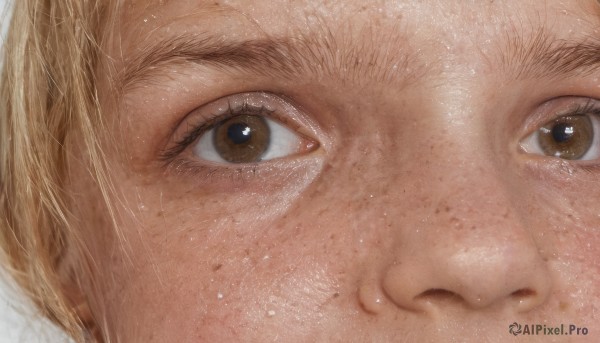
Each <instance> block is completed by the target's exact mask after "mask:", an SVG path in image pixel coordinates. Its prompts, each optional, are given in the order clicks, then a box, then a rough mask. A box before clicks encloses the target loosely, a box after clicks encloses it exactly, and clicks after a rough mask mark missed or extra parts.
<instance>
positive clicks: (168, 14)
mask: <svg viewBox="0 0 600 343" xmlns="http://www.w3.org/2000/svg"><path fill="white" fill-rule="evenodd" d="M599 6H600V5H598V4H597V3H596V1H595V0H565V1H562V0H532V1H520V0H505V1H493V0H492V1H477V0H467V1H460V2H459V1H451V2H446V1H440V0H425V1H413V0H331V1H321V0H303V1H297V0H279V1H272V0H215V1H202V0H152V1H141V0H132V1H125V2H124V5H123V7H122V9H123V11H122V12H121V13H122V17H121V19H122V24H124V25H123V27H122V28H123V29H125V30H126V31H135V29H140V30H143V29H144V28H148V27H156V26H157V25H161V24H165V23H166V22H165V21H168V22H172V21H181V22H185V23H186V24H192V23H193V22H194V21H195V20H201V22H198V23H197V24H199V25H201V24H203V23H204V24H205V25H201V27H203V28H204V29H207V28H208V27H209V25H208V24H209V23H211V22H215V21H227V22H228V24H229V25H231V26H229V27H228V28H229V29H234V28H243V29H248V30H252V29H254V30H260V31H263V32H264V33H267V34H275V35H277V34H278V35H284V34H291V33H293V32H297V31H300V32H302V31H306V30H310V29H311V28H312V27H314V26H316V25H318V26H321V27H326V28H327V29H328V30H332V31H339V30H344V31H348V30H349V29H350V30H351V29H353V28H354V29H360V28H364V27H365V26H376V27H381V26H389V28H390V29H391V28H396V29H405V30H406V29H412V30H423V29H425V30H428V29H438V30H439V29H442V30H440V31H443V32H445V33H446V35H448V36H454V35H459V34H465V33H469V34H470V35H471V36H472V35H473V33H476V32H473V31H472V30H471V28H472V27H473V26H474V25H477V26H478V27H479V28H480V29H483V32H485V33H489V30H490V29H491V28H492V27H493V26H497V25H500V24H511V25H513V26H515V27H519V28H520V29H523V30H524V29H527V27H528V26H536V25H550V24H552V25H554V24H561V25H562V24H566V22H565V19H569V18H579V19H582V20H581V21H579V22H578V24H585V23H590V21H592V22H596V20H595V19H596V18H597V17H598V15H599V14H600V12H599ZM226 19H227V20H226ZM194 26H196V25H194ZM449 27H452V28H453V30H451V31H448V30H447V28H449ZM500 29H502V28H500ZM492 31H494V30H492ZM477 33H481V32H479V30H478V32H477Z"/></svg>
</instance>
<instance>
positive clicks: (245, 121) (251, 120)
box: [193, 114, 318, 164]
mask: <svg viewBox="0 0 600 343" xmlns="http://www.w3.org/2000/svg"><path fill="white" fill-rule="evenodd" d="M316 147H318V143H317V142H315V141H314V140H311V139H309V138H307V137H305V136H304V135H301V134H299V133H298V132H296V131H295V130H291V129H289V128H288V127H287V126H285V125H283V124H281V123H279V122H277V121H275V120H273V119H270V118H269V117H268V116H265V115H260V114H239V115H236V116H234V117H230V118H227V119H224V120H222V121H220V122H218V123H216V124H215V125H213V126H212V127H211V128H210V129H209V130H206V131H205V132H204V133H203V134H202V135H201V136H200V138H199V139H198V141H197V143H196V144H195V146H194V147H193V151H194V154H195V155H196V156H197V157H198V158H200V159H202V160H206V161H211V162H217V163H222V164H243V163H257V162H262V161H267V160H271V159H275V158H280V157H285V156H289V155H294V154H298V153H307V152H309V151H312V150H314V149H315V148H316Z"/></svg>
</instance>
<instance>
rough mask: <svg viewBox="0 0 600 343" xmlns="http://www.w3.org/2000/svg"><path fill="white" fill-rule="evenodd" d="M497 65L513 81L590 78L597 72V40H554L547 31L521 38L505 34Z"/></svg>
mask: <svg viewBox="0 0 600 343" xmlns="http://www.w3.org/2000/svg"><path fill="white" fill-rule="evenodd" d="M500 51H501V53H500V54H499V56H500V63H501V66H502V68H503V70H504V72H505V73H508V74H509V75H512V76H513V77H514V78H516V79H531V78H534V79H535V78H553V77H561V76H566V75H570V74H575V75H577V76H582V75H583V76H584V75H589V74H591V73H594V72H597V71H598V69H600V39H599V38H597V37H594V36H584V37H582V38H579V39H577V40H567V39H556V38H554V37H553V36H552V35H551V34H550V33H548V32H547V30H546V29H540V30H538V31H537V32H536V33H535V34H533V35H529V36H523V35H520V34H517V33H516V32H514V31H512V32H510V31H509V32H508V33H507V34H506V36H505V40H504V45H503V48H501V49H500Z"/></svg>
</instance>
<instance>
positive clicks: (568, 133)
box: [552, 123, 574, 143]
mask: <svg viewBox="0 0 600 343" xmlns="http://www.w3.org/2000/svg"><path fill="white" fill-rule="evenodd" d="M573 133H574V130H573V126H572V125H569V124H565V123H561V124H556V125H555V126H554V127H553V128H552V138H554V140H555V141H556V142H557V143H564V142H566V141H568V140H569V139H571V137H573Z"/></svg>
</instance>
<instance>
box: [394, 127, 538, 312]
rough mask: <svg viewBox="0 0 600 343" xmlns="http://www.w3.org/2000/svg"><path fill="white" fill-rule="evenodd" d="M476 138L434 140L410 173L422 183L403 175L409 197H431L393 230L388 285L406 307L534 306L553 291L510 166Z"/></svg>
mask: <svg viewBox="0 0 600 343" xmlns="http://www.w3.org/2000/svg"><path fill="white" fill-rule="evenodd" d="M473 137H476V135H474V136H473ZM473 137H471V138H473ZM465 144H466V146H465ZM478 144H480V142H479V143H478V142H475V141H473V142H469V138H468V137H467V138H465V137H464V136H463V137H462V141H461V142H456V141H451V140H441V141H440V143H439V144H438V145H431V144H429V148H430V149H429V156H428V157H422V156H421V157H419V158H423V159H427V163H423V162H421V163H419V162H416V163H415V164H413V168H414V170H412V171H411V172H410V174H411V175H413V176H414V177H415V178H416V179H418V182H413V183H411V182H407V180H404V181H403V185H405V186H406V185H408V186H407V187H406V188H405V189H406V190H407V194H406V197H411V198H412V199H428V201H423V204H421V206H420V208H418V209H417V210H416V213H420V214H421V215H420V216H419V217H420V218H419V220H416V219H415V220H413V221H408V222H407V221H403V222H402V223H401V225H396V226H395V227H394V229H393V230H394V231H393V234H394V235H395V239H396V242H397V243H396V245H395V246H394V248H392V249H391V251H390V254H391V256H390V259H389V261H390V264H389V266H388V267H387V269H385V272H384V275H383V279H382V280H383V281H382V287H383V289H384V292H385V293H386V294H387V295H388V297H389V298H391V299H392V300H393V302H394V303H395V304H396V305H398V306H400V307H403V308H407V309H413V310H415V309H420V310H427V309H432V308H435V309H438V310H439V309H442V308H444V307H446V306H449V304H455V305H456V304H461V305H462V306H467V307H469V308H484V307H489V306H496V305H498V306H511V307H512V308H513V309H514V310H515V311H528V310H530V309H532V308H534V307H536V306H537V305H539V304H540V303H542V302H543V301H544V300H545V299H546V297H547V295H548V293H549V289H550V283H549V280H550V279H549V274H548V271H547V270H546V266H545V263H544V261H543V259H542V258H541V256H540V255H539V252H538V250H537V247H536V245H535V242H534V241H533V239H532V237H531V236H530V234H529V230H528V228H527V227H526V226H525V224H524V221H523V220H522V218H521V217H520V216H519V214H518V211H517V210H516V206H517V204H516V202H515V201H514V200H513V198H514V194H515V193H518V192H519V191H520V190H518V189H511V188H510V187H511V185H510V184H509V183H508V182H506V177H504V176H503V175H504V174H505V173H506V170H503V169H501V168H504V167H503V166H501V165H500V164H498V163H495V162H494V161H493V154H492V153H491V152H490V151H489V150H488V149H487V148H486V147H484V146H482V145H478ZM452 157H454V158H452ZM415 160H417V159H415ZM425 165H428V167H427V168H424V166H425ZM414 206H415V207H418V204H415V205H414ZM391 207H393V206H391ZM452 306H453V305H452Z"/></svg>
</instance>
